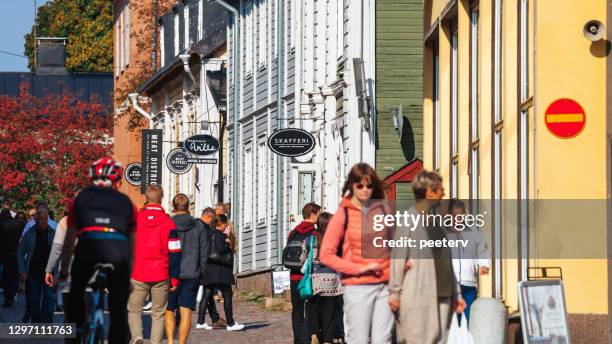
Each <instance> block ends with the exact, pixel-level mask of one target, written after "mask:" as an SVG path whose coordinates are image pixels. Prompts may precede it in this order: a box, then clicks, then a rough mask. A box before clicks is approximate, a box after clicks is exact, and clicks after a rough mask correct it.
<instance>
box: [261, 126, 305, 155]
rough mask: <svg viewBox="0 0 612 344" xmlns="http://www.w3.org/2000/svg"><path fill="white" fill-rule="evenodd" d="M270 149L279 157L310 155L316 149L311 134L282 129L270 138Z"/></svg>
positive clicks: (294, 129)
mask: <svg viewBox="0 0 612 344" xmlns="http://www.w3.org/2000/svg"><path fill="white" fill-rule="evenodd" d="M268 147H269V148H270V150H271V151H272V152H274V153H276V154H278V155H282V156H286V157H297V156H301V155H305V154H308V153H310V151H312V150H313V149H314V147H315V138H314V136H312V134H311V133H309V132H307V131H305V130H302V129H297V128H286V129H280V130H277V131H275V132H274V133H272V135H270V137H269V138H268Z"/></svg>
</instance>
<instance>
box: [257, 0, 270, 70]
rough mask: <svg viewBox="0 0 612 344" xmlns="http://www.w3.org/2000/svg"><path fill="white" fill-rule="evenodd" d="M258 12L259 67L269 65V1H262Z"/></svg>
mask: <svg viewBox="0 0 612 344" xmlns="http://www.w3.org/2000/svg"><path fill="white" fill-rule="evenodd" d="M257 8H258V10H257V12H258V14H259V16H258V17H259V18H258V20H257V24H258V28H257V33H258V36H259V37H258V40H257V44H258V48H259V58H258V60H259V67H262V66H265V65H266V63H267V54H268V49H267V48H268V42H267V36H268V31H269V30H268V26H267V24H268V1H267V0H260V1H259V5H258V6H257Z"/></svg>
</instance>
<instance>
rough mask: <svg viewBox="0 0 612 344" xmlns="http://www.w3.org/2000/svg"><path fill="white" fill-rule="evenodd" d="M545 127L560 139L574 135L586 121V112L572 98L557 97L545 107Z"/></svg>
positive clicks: (578, 132)
mask: <svg viewBox="0 0 612 344" xmlns="http://www.w3.org/2000/svg"><path fill="white" fill-rule="evenodd" d="M544 122H546V127H547V128H548V130H549V131H550V132H551V133H552V134H553V135H555V136H557V137H559V138H562V139H569V138H572V137H576V136H577V135H578V134H580V132H581V131H582V129H584V125H585V123H586V114H585V113H584V110H583V109H582V106H580V104H578V103H577V102H576V101H574V100H572V99H558V100H555V101H554V102H552V104H550V105H549V106H548V109H546V115H545V116H544Z"/></svg>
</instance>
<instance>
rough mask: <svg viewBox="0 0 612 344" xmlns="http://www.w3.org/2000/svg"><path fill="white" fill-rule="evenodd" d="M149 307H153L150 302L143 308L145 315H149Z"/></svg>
mask: <svg viewBox="0 0 612 344" xmlns="http://www.w3.org/2000/svg"><path fill="white" fill-rule="evenodd" d="M151 307H153V303H152V302H151V301H149V302H148V303H147V304H146V305H145V306H144V307H143V308H142V310H143V312H146V313H150V312H151Z"/></svg>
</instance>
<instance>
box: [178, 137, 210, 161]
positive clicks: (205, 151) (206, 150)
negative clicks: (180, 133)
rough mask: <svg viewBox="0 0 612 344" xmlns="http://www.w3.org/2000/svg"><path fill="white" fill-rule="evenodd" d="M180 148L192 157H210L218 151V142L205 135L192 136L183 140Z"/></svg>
mask: <svg viewBox="0 0 612 344" xmlns="http://www.w3.org/2000/svg"><path fill="white" fill-rule="evenodd" d="M181 146H182V147H181V148H183V150H185V151H187V152H189V153H191V154H194V155H200V156H201V155H211V154H213V153H216V152H217V151H219V140H217V139H216V138H214V137H212V136H210V135H206V134H202V135H193V136H191V137H188V138H187V139H185V141H183V143H182V145H181Z"/></svg>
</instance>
